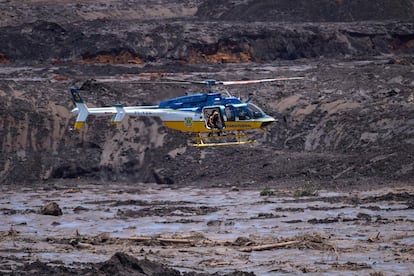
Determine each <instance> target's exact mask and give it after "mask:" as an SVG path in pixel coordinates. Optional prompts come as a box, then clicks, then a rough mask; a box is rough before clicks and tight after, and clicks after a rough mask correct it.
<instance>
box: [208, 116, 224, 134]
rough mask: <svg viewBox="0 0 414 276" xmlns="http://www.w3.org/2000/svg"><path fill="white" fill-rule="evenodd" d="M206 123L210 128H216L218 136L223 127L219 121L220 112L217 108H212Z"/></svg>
mask: <svg viewBox="0 0 414 276" xmlns="http://www.w3.org/2000/svg"><path fill="white" fill-rule="evenodd" d="M208 125H209V127H210V128H211V129H218V130H219V132H218V135H219V136H220V133H221V130H222V129H223V123H222V122H221V119H220V114H219V112H218V111H217V110H214V112H213V113H212V114H211V115H210V117H209V118H208Z"/></svg>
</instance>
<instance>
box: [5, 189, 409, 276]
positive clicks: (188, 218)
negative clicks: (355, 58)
mask: <svg viewBox="0 0 414 276" xmlns="http://www.w3.org/2000/svg"><path fill="white" fill-rule="evenodd" d="M307 188H308V189H309V190H310V189H313V188H312V187H307ZM266 191H267V193H266ZM266 191H264V190H259V189H238V188H235V187H233V188H202V187H196V186H191V185H190V186H189V187H186V188H183V187H176V186H165V185H158V184H136V185H133V186H131V185H127V186H125V185H117V186H114V185H103V184H95V183H79V182H75V181H72V182H67V181H65V182H60V183H55V184H54V185H53V186H51V187H47V188H46V187H43V188H42V187H37V188H15V189H3V190H2V196H1V198H0V210H1V214H0V216H1V221H2V225H1V228H0V248H1V250H0V256H1V259H2V263H1V272H2V273H4V274H6V275H7V274H11V273H12V272H14V273H18V274H20V273H22V275H26V274H24V273H25V271H27V273H28V274H29V275H31V273H34V272H36V273H39V274H44V273H45V274H49V275H52V274H55V273H57V274H59V273H63V272H64V271H65V273H67V274H66V275H72V274H79V273H86V274H88V273H89V274H92V273H97V274H99V275H109V274H110V270H108V269H106V268H107V267H108V266H109V264H108V263H109V262H115V260H118V259H121V260H120V262H121V263H122V264H123V265H118V266H115V267H116V268H117V269H121V270H120V271H121V272H120V273H119V274H118V275H121V274H123V273H122V271H124V272H125V273H127V274H129V273H132V274H134V273H135V274H134V275H141V274H138V272H139V267H141V266H144V267H148V271H153V272H154V271H156V270H157V269H161V268H160V267H161V266H160V265H159V264H164V265H166V266H168V268H167V267H164V268H163V269H164V270H162V271H163V272H162V273H165V275H180V273H185V272H186V273H190V272H191V273H204V274H203V275H207V274H208V275H210V274H214V273H220V275H223V274H229V273H234V272H235V271H245V272H252V273H254V274H255V275H271V274H274V273H280V274H284V273H304V272H307V273H317V274H321V273H322V274H323V273H329V274H337V273H340V274H344V273H345V274H349V275H354V273H356V274H360V275H361V274H364V275H368V274H374V273H382V274H381V275H390V274H393V275H394V274H398V275H408V274H410V273H411V272H412V271H413V269H414V266H413V263H414V259H413V254H412V253H413V250H414V244H413V238H414V231H413V223H414V216H413V212H412V211H413V208H414V190H413V188H412V187H411V186H400V187H399V188H381V189H373V190H370V191H351V192H330V191H327V190H315V189H313V190H312V193H313V195H312V196H302V195H303V194H304V193H303V191H302V194H298V193H295V192H294V191H292V189H267V190H266ZM50 202H54V203H57V204H58V205H59V206H60V208H61V209H62V212H63V214H62V215H60V216H52V215H43V214H41V208H42V207H43V206H44V205H46V204H48V203H50ZM118 252H124V253H118ZM125 254H126V255H125ZM123 259H126V260H127V261H122V260H123ZM139 260H140V261H139ZM143 262H144V263H143ZM145 262H146V263H145ZM136 263H138V264H139V265H137V264H136ZM111 266H114V265H113V264H111ZM113 269H115V268H113ZM168 269H169V270H168ZM129 270H130V271H129ZM29 271H31V272H30V273H29ZM174 273H175V274H174ZM240 273H241V272H240ZM143 275H144V274H143ZM145 275H147V274H145ZM148 275H152V274H148ZM232 275H241V274H232Z"/></svg>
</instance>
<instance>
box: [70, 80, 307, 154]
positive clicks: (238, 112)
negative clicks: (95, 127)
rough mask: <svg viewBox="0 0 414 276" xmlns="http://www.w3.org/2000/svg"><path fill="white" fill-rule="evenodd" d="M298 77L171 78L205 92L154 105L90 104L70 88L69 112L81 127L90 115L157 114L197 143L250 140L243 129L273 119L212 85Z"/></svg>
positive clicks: (264, 124) (116, 119)
mask: <svg viewBox="0 0 414 276" xmlns="http://www.w3.org/2000/svg"><path fill="white" fill-rule="evenodd" d="M297 79H302V77H291V78H273V79H261V80H241V81H217V80H203V81H181V80H178V81H177V80H170V81H171V82H179V83H192V84H204V85H207V87H208V92H206V93H203V94H193V95H186V96H181V97H178V98H173V99H168V100H164V101H161V102H160V103H159V105H154V106H123V105H122V104H114V105H112V106H110V107H94V108H89V107H88V106H87V105H86V104H85V102H84V100H83V99H82V97H81V95H80V93H79V90H78V89H76V88H72V89H71V93H72V97H73V100H74V102H75V104H76V108H75V109H73V110H72V112H73V113H76V114H77V118H76V122H75V126H74V128H75V129H80V128H82V127H83V126H84V125H85V121H86V119H87V117H88V116H89V115H112V119H111V123H112V124H119V123H121V122H122V120H123V119H124V118H125V116H147V117H159V118H160V119H161V120H162V121H163V123H164V125H165V126H166V127H168V128H170V129H174V130H178V131H183V132H188V133H194V134H195V137H193V141H194V142H193V143H192V144H193V145H194V146H197V147H206V146H225V145H242V144H250V143H253V142H254V140H251V139H249V138H250V137H249V135H247V134H246V133H245V132H246V131H248V130H256V129H262V130H264V129H265V128H266V127H267V126H268V125H270V124H271V123H273V122H275V119H274V118H273V117H271V116H269V115H267V114H265V113H264V112H263V110H262V109H260V108H259V107H258V106H256V105H255V104H253V103H251V102H250V101H249V100H248V101H246V102H243V101H241V100H240V99H239V98H237V97H234V96H231V95H227V96H223V95H222V94H221V93H219V92H213V91H212V89H211V88H212V86H216V85H235V84H250V83H261V82H274V81H283V80H297Z"/></svg>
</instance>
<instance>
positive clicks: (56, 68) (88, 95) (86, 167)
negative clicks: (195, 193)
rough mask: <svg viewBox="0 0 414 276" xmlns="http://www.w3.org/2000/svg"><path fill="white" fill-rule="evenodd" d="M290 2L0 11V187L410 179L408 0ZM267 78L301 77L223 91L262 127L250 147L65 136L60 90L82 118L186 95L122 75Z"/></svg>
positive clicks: (134, 123) (149, 127)
mask: <svg viewBox="0 0 414 276" xmlns="http://www.w3.org/2000/svg"><path fill="white" fill-rule="evenodd" d="M299 2H300V3H299V4H301V5H299V6H300V7H301V8H299V9H294V8H293V7H292V6H291V5H292V4H289V3H290V2H289V3H288V2H287V1H280V2H277V4H275V3H274V2H271V1H261V2H260V3H258V2H255V1H247V2H246V1H233V2H232V3H230V2H229V3H227V1H186V2H184V3H181V4H176V3H170V2H169V1H166V2H165V3H164V2H162V1H151V2H148V3H146V4H139V3H136V1H131V2H128V1H105V2H101V3H100V4H99V5H97V4H96V3H93V2H91V1H75V2H73V1H70V2H69V1H59V2H58V3H52V2H48V1H31V2H30V3H25V4H23V3H22V2H19V1H12V2H8V1H3V2H2V3H0V7H2V8H4V9H1V10H2V15H4V16H3V17H2V20H1V24H0V25H1V28H0V63H1V66H0V77H1V79H2V81H1V83H0V98H1V101H0V107H1V108H0V113H1V117H0V118H1V120H0V127H1V130H0V148H1V152H2V154H1V157H0V181H1V182H2V183H5V184H10V183H23V182H33V181H39V180H48V179H55V178H59V179H60V178H91V179H101V180H107V179H110V180H122V181H140V182H157V183H177V184H185V183H189V182H193V181H199V182H203V183H211V184H213V185H216V184H228V185H235V184H240V185H242V184H246V185H250V184H251V183H256V184H260V185H272V184H277V183H280V182H283V181H285V180H286V181H288V180H291V179H297V180H298V182H301V181H310V180H318V181H325V182H327V183H335V182H341V181H345V182H347V181H348V180H349V179H351V180H349V181H348V182H349V183H351V182H352V181H353V180H352V179H358V178H378V177H379V178H381V179H394V180H401V181H404V180H407V179H410V178H412V176H413V174H414V161H413V143H414V142H413V141H414V137H413V133H412V128H413V125H414V118H413V114H414V113H413V112H412V111H413V99H414V96H413V87H414V82H413V81H412V73H413V58H412V54H413V52H414V24H413V23H412V20H411V17H410V16H411V15H412V12H411V11H412V1H408V0H401V1H393V2H392V3H393V5H392V7H393V8H392V9H391V8H390V5H391V2H390V1H385V0H384V1H380V2H378V1H376V2H375V5H374V4H373V3H371V2H370V3H371V4H372V5H371V6H369V7H368V6H365V4H364V5H361V6H355V3H354V2H352V1H345V0H344V1H322V0H321V1H316V2H317V3H314V5H313V6H312V8H310V7H309V9H308V8H307V7H308V6H309V4H308V2H309V1H308V2H306V1H305V2H306V3H302V2H301V1H299ZM358 3H359V2H358ZM367 3H368V2H367ZM212 7H216V9H213V8H212ZM371 8H373V9H371ZM325 9H328V11H329V12H324V10H325ZM259 14H261V16H260V17H259ZM305 15H306V16H305ZM373 15H375V16H373ZM286 17H289V19H290V20H286ZM46 18H47V19H46ZM354 20H360V21H358V22H355V21H354ZM286 21H290V22H286ZM331 21H335V22H331ZM282 75H283V76H304V77H305V78H304V80H302V81H292V82H283V83H276V84H260V85H249V86H243V87H237V88H230V92H231V93H233V94H234V95H240V96H241V97H242V98H244V99H247V98H248V97H249V96H252V95H253V101H254V102H255V103H258V104H259V105H260V106H262V107H263V109H264V110H265V111H266V113H268V114H270V115H272V116H274V117H275V118H277V119H278V122H277V123H276V124H274V125H273V126H271V128H270V131H269V132H268V133H264V134H258V135H257V139H258V143H257V144H256V145H254V146H251V147H232V148H220V149H206V150H199V149H195V148H193V147H191V146H189V145H188V141H187V140H188V136H187V135H185V134H182V133H178V132H174V131H170V130H168V129H166V128H165V127H163V126H162V124H161V122H160V121H159V120H157V119H148V118H128V119H127V120H125V121H124V122H123V123H122V124H121V125H120V126H118V127H115V126H110V125H109V124H108V120H109V119H108V118H96V119H91V120H89V121H88V126H87V128H86V129H85V130H82V131H74V130H73V129H72V125H73V122H74V116H73V115H72V114H71V113H70V110H71V109H72V108H73V103H72V102H71V99H70V96H69V89H70V87H72V86H77V87H79V88H80V89H81V92H82V95H83V96H84V97H85V99H86V101H87V103H88V104H89V105H91V106H105V105H111V104H113V103H119V102H122V103H124V104H130V105H152V104H158V103H159V102H160V101H161V100H163V99H166V98H170V97H175V96H181V95H183V94H185V93H195V92H202V90H200V87H193V86H186V87H184V86H182V85H166V84H162V85H156V84H139V83H136V82H134V81H128V79H131V78H137V77H138V78H142V79H145V80H153V81H157V80H160V79H162V78H165V77H170V78H181V79H197V80H198V79H206V78H216V79H220V80H237V79H253V78H267V77H275V76H282ZM201 89H202V88H201ZM217 160H219V161H218V162H219V163H220V169H219V170H217V169H215V168H216V167H217V165H216V162H217ZM245 168H251V169H252V170H253V171H254V172H255V173H252V170H246V169H245ZM212 171H213V172H212ZM229 175H232V177H228V176H229ZM233 176H237V177H233ZM351 184H352V183H351Z"/></svg>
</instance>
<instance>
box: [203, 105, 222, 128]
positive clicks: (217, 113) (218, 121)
mask: <svg viewBox="0 0 414 276" xmlns="http://www.w3.org/2000/svg"><path fill="white" fill-rule="evenodd" d="M203 115H204V120H205V123H206V128H207V129H220V130H221V129H224V127H225V123H224V118H223V112H222V110H221V108H220V107H218V106H214V107H205V108H203Z"/></svg>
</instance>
